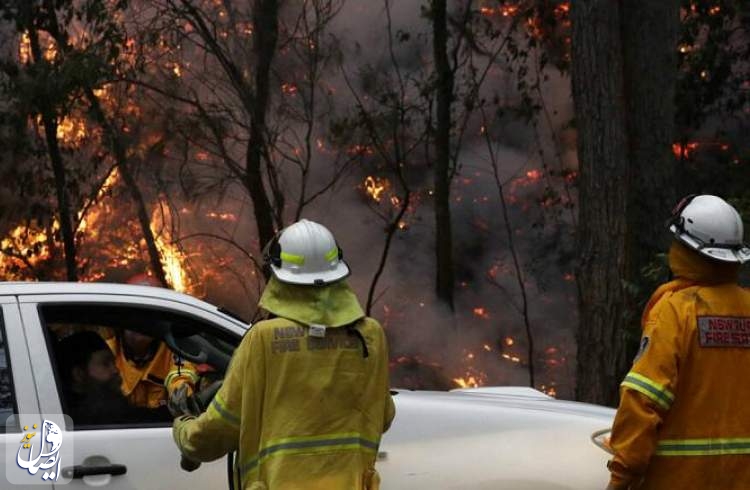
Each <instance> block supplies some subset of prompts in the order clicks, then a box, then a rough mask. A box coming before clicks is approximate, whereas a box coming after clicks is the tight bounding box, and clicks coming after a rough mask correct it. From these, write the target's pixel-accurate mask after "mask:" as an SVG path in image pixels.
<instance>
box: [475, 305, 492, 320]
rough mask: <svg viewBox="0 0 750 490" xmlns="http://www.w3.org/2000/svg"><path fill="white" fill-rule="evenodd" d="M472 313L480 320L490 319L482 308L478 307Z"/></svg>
mask: <svg viewBox="0 0 750 490" xmlns="http://www.w3.org/2000/svg"><path fill="white" fill-rule="evenodd" d="M472 311H473V313H474V316H477V317H479V318H482V319H484V320H489V319H490V313H489V312H488V311H487V309H486V308H484V307H483V306H478V307H476V308H474V310H472Z"/></svg>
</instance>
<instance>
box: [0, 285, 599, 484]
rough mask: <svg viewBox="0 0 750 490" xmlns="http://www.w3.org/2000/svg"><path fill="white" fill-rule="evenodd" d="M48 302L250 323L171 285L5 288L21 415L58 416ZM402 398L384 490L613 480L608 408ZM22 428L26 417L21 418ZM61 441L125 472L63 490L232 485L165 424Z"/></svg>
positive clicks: (1, 301) (1, 438)
mask: <svg viewBox="0 0 750 490" xmlns="http://www.w3.org/2000/svg"><path fill="white" fill-rule="evenodd" d="M45 305H55V306H56V307H60V305H62V307H65V305H84V306H87V305H99V306H105V307H108V306H109V305H116V306H118V307H122V308H132V309H133V311H137V312H140V311H141V309H142V310H143V311H144V312H150V311H151V312H152V311H155V310H158V311H162V312H168V313H169V314H172V313H174V314H175V315H180V316H185V317H190V318H192V319H195V320H196V321H199V322H200V323H201V325H205V327H206V329H208V330H214V329H215V330H216V331H217V332H218V331H221V332H223V333H224V334H227V333H228V334H229V335H231V336H235V337H236V338H237V339H239V338H240V337H241V336H242V335H243V334H244V333H245V331H246V330H247V329H248V328H249V326H248V325H247V324H245V323H243V322H241V321H239V320H237V319H235V318H233V317H231V316H229V315H226V314H224V313H222V312H220V311H219V310H218V309H217V307H215V306H213V305H210V304H208V303H206V302H203V301H200V300H198V299H195V298H193V297H190V296H187V295H184V294H180V293H176V292H174V291H170V290H167V289H160V288H151V287H144V286H129V285H119V284H104V283H96V284H74V283H0V307H2V325H3V326H4V329H3V330H2V331H0V333H2V334H3V340H4V341H5V347H3V346H2V344H0V368H3V367H4V366H3V365H2V364H1V362H2V361H3V357H2V356H3V355H5V349H7V356H8V359H7V360H8V361H9V364H10V369H11V374H12V384H13V387H14V397H15V405H16V406H15V410H16V413H19V414H39V415H41V416H44V415H45V414H59V413H62V404H61V400H60V395H59V392H58V387H57V384H56V378H55V375H54V372H53V365H52V362H51V361H50V355H49V353H48V352H47V346H48V340H47V338H46V337H45V333H44V327H43V318H42V315H41V314H40V311H42V308H44V307H45ZM394 400H395V402H396V418H395V420H394V422H393V425H392V427H391V429H390V430H389V431H388V433H386V434H385V435H384V438H383V441H382V444H381V447H380V453H379V456H378V464H377V467H378V471H379V472H380V474H381V477H382V488H383V489H422V488H424V489H490V488H492V489H513V490H526V489H571V490H573V489H576V490H586V489H603V488H604V487H605V486H606V484H607V477H608V474H607V471H606V467H605V463H606V461H607V459H608V455H607V454H606V453H605V452H604V451H603V450H602V449H600V448H599V447H597V446H596V445H595V444H594V443H593V442H592V439H591V436H592V434H593V433H594V432H595V431H597V430H601V429H606V428H608V427H610V426H611V423H612V418H613V416H614V411H613V410H612V409H609V408H605V407H598V406H593V405H586V404H581V403H575V402H564V401H558V400H555V399H553V398H550V397H548V396H546V395H544V394H543V393H540V392H538V391H535V390H531V389H529V388H513V387H498V388H478V389H467V390H455V391H453V392H424V391H422V392H414V391H406V390H398V392H397V394H396V395H394ZM6 415H7V414H6ZM4 419H5V417H3V420H4ZM26 423H30V422H27V421H25V420H21V424H26ZM63 429H64V428H63ZM21 436H22V432H21V431H20V429H19V431H15V432H8V433H6V432H5V427H2V429H0V442H1V443H2V444H3V447H4V448H6V451H5V453H6V454H5V460H4V462H5V465H4V466H5V471H4V473H3V474H2V475H0V488H8V487H9V486H10V482H9V481H8V478H7V475H8V472H9V471H19V472H22V471H23V470H22V469H21V468H18V467H16V453H15V451H9V450H7V448H17V447H18V444H19V442H18V441H20V437H21ZM63 436H64V441H65V442H67V441H72V445H73V446H74V456H73V459H74V461H63V462H62V466H63V467H64V468H65V467H70V466H73V465H77V466H79V467H82V466H89V467H90V466H106V467H109V466H107V465H123V466H125V467H126V468H127V471H126V473H125V474H122V475H112V474H106V473H105V474H99V475H94V476H85V477H83V478H74V479H72V480H70V482H69V483H66V484H65V485H64V486H65V487H66V488H70V489H76V488H88V487H106V488H108V489H113V490H126V489H127V490H130V489H148V490H162V489H164V490H167V489H169V490H172V489H175V488H196V489H199V488H206V489H209V488H210V489H215V488H226V487H227V484H226V482H227V464H226V461H225V460H220V461H216V462H213V463H208V464H204V465H202V466H201V468H199V469H198V470H197V471H195V472H192V473H187V472H185V471H183V470H181V469H180V467H179V459H180V455H179V452H178V450H177V448H176V447H175V445H174V442H173V441H172V436H171V429H170V427H169V426H168V425H166V424H164V425H163V426H161V427H145V428H144V427H140V428H137V427H136V428H130V427H128V428H118V427H110V428H102V429H99V428H97V429H91V430H73V431H70V430H67V431H64V433H63ZM37 480H39V479H38V478H37ZM37 483H43V482H41V480H39V481H38V482H37ZM44 484H45V485H47V486H53V487H60V488H62V487H63V485H61V484H59V483H58V484H54V483H44ZM12 488H16V487H15V486H14V487H12ZM29 488H32V487H31V486H30V487H29ZM33 488H40V487H39V486H38V485H35V486H33Z"/></svg>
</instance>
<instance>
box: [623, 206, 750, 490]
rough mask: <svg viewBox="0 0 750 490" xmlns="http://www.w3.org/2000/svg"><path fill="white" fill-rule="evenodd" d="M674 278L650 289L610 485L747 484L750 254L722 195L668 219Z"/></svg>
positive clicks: (727, 486) (749, 476) (729, 486)
mask: <svg viewBox="0 0 750 490" xmlns="http://www.w3.org/2000/svg"><path fill="white" fill-rule="evenodd" d="M669 229H670V231H671V232H672V233H673V235H674V238H675V240H674V241H673V244H672V246H671V248H670V250H669V265H670V268H671V270H672V273H673V275H674V280H673V281H671V282H669V283H666V284H664V285H662V286H661V287H659V288H658V289H657V291H656V292H655V293H654V295H653V296H652V298H651V300H650V301H649V304H648V306H647V307H646V311H645V312H644V316H643V336H642V338H641V347H640V350H639V352H638V355H637V356H636V359H635V361H634V363H633V366H632V368H631V370H630V372H629V373H628V374H627V376H626V377H625V380H624V381H623V382H622V384H621V393H620V406H619V408H618V410H617V415H616V416H615V421H614V425H613V428H612V436H611V442H610V444H611V447H612V449H613V451H614V454H615V456H614V458H613V459H612V461H610V463H609V469H610V472H611V479H610V484H609V487H608V488H610V489H617V490H619V489H641V490H645V489H681V490H686V489H722V490H731V489H747V488H750V472H749V471H748V467H750V417H748V416H747V414H748V408H747V407H748V403H750V383H748V382H747V375H748V373H750V292H748V291H746V290H745V289H743V288H741V287H740V286H738V284H737V280H738V272H739V267H740V264H742V263H744V262H746V261H748V260H750V249H748V248H747V247H746V246H745V245H744V244H743V241H742V240H743V226H742V220H741V218H740V216H739V214H738V213H737V211H736V210H735V209H734V208H733V207H732V206H730V205H729V204H727V203H726V202H725V201H724V200H722V199H720V198H718V197H716V196H710V195H700V196H689V197H687V198H685V199H683V201H681V203H680V204H678V206H677V208H675V210H674V212H673V217H672V219H671V220H670V225H669Z"/></svg>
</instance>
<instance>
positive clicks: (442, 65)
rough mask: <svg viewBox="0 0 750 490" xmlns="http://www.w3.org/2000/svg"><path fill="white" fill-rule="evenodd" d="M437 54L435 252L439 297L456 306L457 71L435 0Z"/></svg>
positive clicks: (440, 2)
mask: <svg viewBox="0 0 750 490" xmlns="http://www.w3.org/2000/svg"><path fill="white" fill-rule="evenodd" d="M431 3H432V8H431V12H432V35H433V55H434V57H435V73H436V82H437V85H436V86H437V122H436V130H435V166H434V171H435V196H434V197H435V253H436V271H437V284H436V286H437V287H436V289H437V295H438V298H440V299H441V300H443V301H445V302H446V303H448V305H449V306H450V308H451V309H453V285H454V270H453V236H452V231H451V208H450V157H451V152H450V146H451V141H450V135H451V104H452V102H453V72H452V70H451V67H450V64H449V62H448V24H447V12H446V0H432V2H431Z"/></svg>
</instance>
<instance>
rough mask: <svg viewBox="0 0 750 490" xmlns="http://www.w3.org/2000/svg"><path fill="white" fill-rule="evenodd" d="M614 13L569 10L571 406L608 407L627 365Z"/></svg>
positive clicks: (624, 150)
mask: <svg viewBox="0 0 750 490" xmlns="http://www.w3.org/2000/svg"><path fill="white" fill-rule="evenodd" d="M620 15H621V12H620V8H619V6H618V5H617V4H616V3H613V2H610V1H607V0H579V1H576V2H572V5H571V18H572V24H573V33H572V49H573V53H572V67H571V68H572V77H573V100H574V102H575V111H576V124H577V129H578V160H579V162H580V163H579V169H580V177H579V202H580V205H579V228H578V234H579V249H580V257H579V260H580V262H579V265H578V272H577V274H576V277H577V281H578V288H579V302H580V305H579V308H580V325H579V327H578V332H577V335H576V341H577V345H578V355H577V370H576V398H577V399H578V400H585V401H589V402H598V403H609V404H613V402H614V401H615V398H614V397H613V396H612V394H613V391H614V390H616V387H617V386H618V385H619V382H620V379H619V375H620V373H621V372H622V369H623V367H624V366H626V364H627V361H628V359H627V355H626V352H625V341H624V339H625V336H624V333H625V331H626V328H627V322H626V319H625V315H624V312H625V291H624V290H623V287H622V284H623V283H624V282H625V280H626V275H625V273H626V267H625V264H626V259H625V253H626V248H625V237H626V230H627V207H626V205H625V203H626V202H627V196H628V194H627V189H628V187H627V181H628V140H627V122H626V117H625V111H626V105H625V94H624V90H625V87H624V86H625V83H624V80H623V64H624V61H623V56H622V45H621V39H620V21H621V19H620Z"/></svg>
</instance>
